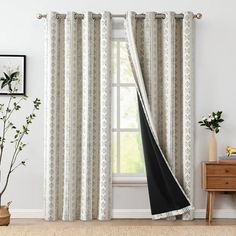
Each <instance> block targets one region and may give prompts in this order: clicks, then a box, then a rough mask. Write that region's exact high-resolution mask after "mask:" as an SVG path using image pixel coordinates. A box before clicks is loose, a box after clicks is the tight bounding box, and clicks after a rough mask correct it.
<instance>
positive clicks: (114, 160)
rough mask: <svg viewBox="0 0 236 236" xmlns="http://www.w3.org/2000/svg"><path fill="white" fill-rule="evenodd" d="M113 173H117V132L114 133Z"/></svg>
mask: <svg viewBox="0 0 236 236" xmlns="http://www.w3.org/2000/svg"><path fill="white" fill-rule="evenodd" d="M112 171H113V173H117V132H113V133H112Z"/></svg>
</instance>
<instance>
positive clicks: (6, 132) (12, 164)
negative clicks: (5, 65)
mask: <svg viewBox="0 0 236 236" xmlns="http://www.w3.org/2000/svg"><path fill="white" fill-rule="evenodd" d="M13 81H14V82H17V81H20V72H19V71H18V70H12V69H11V70H10V69H9V70H8V71H5V72H4V73H3V77H1V78H0V85H1V88H4V87H5V86H7V87H8V90H9V98H8V101H7V103H5V104H4V103H2V104H0V184H1V188H0V225H8V224H9V222H10V213H9V210H8V209H9V205H10V202H9V203H7V205H5V206H4V205H2V196H3V194H4V193H5V191H6V189H7V186H8V184H9V179H10V178H11V176H12V174H13V173H14V172H15V171H16V169H18V168H19V167H20V166H25V165H26V160H25V159H21V158H20V155H19V154H20V153H21V152H22V150H23V149H24V148H25V146H26V143H24V142H23V140H24V137H25V136H26V135H28V134H29V126H30V124H31V123H32V122H33V120H34V118H35V117H36V114H35V113H36V111H37V110H39V106H40V104H41V102H40V100H39V99H38V98H36V99H35V100H34V101H33V108H32V111H31V113H30V114H29V115H28V116H27V117H26V118H25V121H24V123H23V124H22V125H21V126H18V127H17V126H16V125H15V124H14V123H13V121H12V117H13V115H14V114H15V113H18V112H19V110H20V109H21V104H22V102H23V101H24V100H26V99H27V96H21V97H16V96H14V93H16V92H17V89H16V87H13V86H12V84H11V83H12V82H13ZM6 145H7V146H8V145H11V147H12V149H11V150H12V152H10V151H8V152H5V149H6ZM3 161H9V167H8V169H7V170H6V169H5V170H4V171H3Z"/></svg>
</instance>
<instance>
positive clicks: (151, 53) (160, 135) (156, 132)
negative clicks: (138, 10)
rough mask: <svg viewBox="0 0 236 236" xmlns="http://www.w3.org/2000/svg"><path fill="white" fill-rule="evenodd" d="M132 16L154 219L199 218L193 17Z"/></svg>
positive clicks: (130, 25)
mask: <svg viewBox="0 0 236 236" xmlns="http://www.w3.org/2000/svg"><path fill="white" fill-rule="evenodd" d="M135 15H136V14H135V13H134V12H131V13H128V15H127V19H126V22H125V26H126V33H127V40H128V49H129V53H130V61H131V64H132V67H133V72H134V77H135V80H136V85H137V92H138V97H139V111H140V122H141V130H142V140H143V147H144V156H145V163H146V172H147V180H148V188H149V197H150V204H151V210H152V215H153V218H154V219H159V218H165V217H169V216H175V215H179V214H183V219H186V220H191V219H192V218H193V210H192V209H193V208H192V206H191V202H193V175H194V174H193V162H194V160H193V83H194V81H193V29H194V27H193V13H191V12H187V13H185V14H184V18H183V19H176V18H175V13H173V12H168V13H166V14H165V15H166V17H165V19H156V18H155V15H156V13H155V12H149V13H147V14H146V15H145V18H144V19H143V18H135Z"/></svg>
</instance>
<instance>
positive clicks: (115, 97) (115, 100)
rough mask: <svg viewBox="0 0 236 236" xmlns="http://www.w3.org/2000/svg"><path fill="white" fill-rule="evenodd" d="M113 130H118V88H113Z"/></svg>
mask: <svg viewBox="0 0 236 236" xmlns="http://www.w3.org/2000/svg"><path fill="white" fill-rule="evenodd" d="M112 128H117V88H116V87H113V88H112Z"/></svg>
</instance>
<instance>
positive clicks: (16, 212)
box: [10, 209, 44, 219]
mask: <svg viewBox="0 0 236 236" xmlns="http://www.w3.org/2000/svg"><path fill="white" fill-rule="evenodd" d="M10 214H11V217H12V218H29V219H30V218H36V219H42V218H43V217H44V216H43V209H10Z"/></svg>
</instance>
